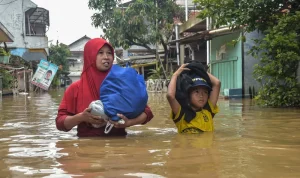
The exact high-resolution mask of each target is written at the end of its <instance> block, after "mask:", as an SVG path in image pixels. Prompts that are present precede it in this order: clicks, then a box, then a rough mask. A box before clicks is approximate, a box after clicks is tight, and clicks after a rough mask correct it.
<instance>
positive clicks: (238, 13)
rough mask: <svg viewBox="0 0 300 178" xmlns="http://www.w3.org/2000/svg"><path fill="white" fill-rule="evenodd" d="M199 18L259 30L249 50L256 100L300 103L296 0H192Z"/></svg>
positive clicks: (275, 103) (298, 5)
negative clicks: (253, 60) (254, 62)
mask: <svg viewBox="0 0 300 178" xmlns="http://www.w3.org/2000/svg"><path fill="white" fill-rule="evenodd" d="M195 2H196V3H198V5H199V8H201V9H202V12H201V13H200V15H199V17H200V18H205V17H211V18H212V19H213V26H214V27H215V28H218V27H220V26H222V25H227V26H229V27H230V28H232V29H236V28H240V27H243V30H244V32H251V31H254V30H259V31H260V32H261V33H263V34H264V35H265V37H264V38H263V39H256V43H257V46H255V47H253V48H252V49H251V51H250V53H251V54H252V55H253V56H254V57H256V58H257V59H259V61H260V64H259V65H256V66H255V69H254V78H255V79H256V80H257V81H259V82H261V84H262V88H261V89H260V90H259V92H258V95H257V97H256V99H257V100H258V101H259V103H260V104H263V105H268V106H300V99H299V98H300V86H299V83H297V78H296V73H297V68H298V64H299V61H300V58H299V56H300V51H299V50H300V48H299V47H300V37H299V35H300V25H299V20H300V19H299V11H300V2H299V1H298V0H195Z"/></svg>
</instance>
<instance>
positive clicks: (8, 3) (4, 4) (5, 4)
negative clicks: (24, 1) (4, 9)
mask: <svg viewBox="0 0 300 178" xmlns="http://www.w3.org/2000/svg"><path fill="white" fill-rule="evenodd" d="M2 1H3V0H2ZM2 1H1V2H2ZM16 1H18V0H14V1H11V2H8V3H4V4H0V6H1V5H7V4H11V3H14V2H16Z"/></svg>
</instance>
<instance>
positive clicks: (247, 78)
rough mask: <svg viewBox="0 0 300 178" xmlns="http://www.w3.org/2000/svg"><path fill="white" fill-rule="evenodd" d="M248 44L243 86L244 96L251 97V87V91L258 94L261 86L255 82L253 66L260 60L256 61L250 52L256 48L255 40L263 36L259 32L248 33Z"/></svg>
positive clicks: (245, 44) (246, 46)
mask: <svg viewBox="0 0 300 178" xmlns="http://www.w3.org/2000/svg"><path fill="white" fill-rule="evenodd" d="M245 36H246V42H244V64H243V69H244V71H243V72H244V78H243V83H244V84H243V85H244V96H245V97H247V96H249V87H251V91H252V90H253V87H254V90H255V91H256V92H257V91H258V89H259V87H260V84H259V83H258V82H257V81H256V80H254V78H253V66H254V65H255V64H258V63H259V60H257V59H255V58H254V57H253V56H251V55H250V54H248V53H249V50H250V49H251V48H252V47H253V46H255V45H256V44H255V43H254V41H253V39H259V38H263V35H262V34H260V33H258V32H257V31H253V32H251V33H246V34H245Z"/></svg>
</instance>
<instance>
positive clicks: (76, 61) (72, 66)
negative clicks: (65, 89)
mask: <svg viewBox="0 0 300 178" xmlns="http://www.w3.org/2000/svg"><path fill="white" fill-rule="evenodd" d="M90 39H91V38H90V37H88V36H86V35H85V36H83V37H81V38H79V39H78V40H76V41H74V42H73V43H71V44H70V45H69V50H70V52H71V56H70V57H68V58H67V59H68V60H69V72H70V74H69V75H68V77H69V78H70V79H71V80H72V82H76V81H77V80H79V79H80V76H81V72H82V69H83V51H84V46H85V44H86V43H87V42H88V41H89V40H90Z"/></svg>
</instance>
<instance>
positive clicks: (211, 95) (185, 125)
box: [167, 64, 221, 133]
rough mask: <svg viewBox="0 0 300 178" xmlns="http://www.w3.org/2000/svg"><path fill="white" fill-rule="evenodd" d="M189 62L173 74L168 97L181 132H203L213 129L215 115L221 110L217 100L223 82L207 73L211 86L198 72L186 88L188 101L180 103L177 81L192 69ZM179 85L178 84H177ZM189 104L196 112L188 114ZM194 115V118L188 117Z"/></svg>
mask: <svg viewBox="0 0 300 178" xmlns="http://www.w3.org/2000/svg"><path fill="white" fill-rule="evenodd" d="M187 66H188V64H183V65H181V67H180V68H179V69H178V70H177V71H176V72H175V73H174V74H173V76H172V78H171V81H170V83H169V86H168V93H167V99H168V102H169V104H170V106H171V109H172V113H171V118H172V119H173V121H174V123H175V125H176V127H177V129H178V132H179V133H201V132H203V131H213V130H214V126H213V117H214V115H215V114H216V113H218V112H219V108H218V106H217V101H218V98H219V93H220V88H221V82H220V81H219V79H217V78H216V77H215V76H213V75H211V74H210V73H207V75H208V76H207V75H206V76H207V77H209V79H210V82H211V86H210V85H209V83H210V82H209V83H208V82H207V81H206V80H205V79H204V78H205V77H200V76H199V75H197V74H192V75H190V77H191V79H192V80H191V83H190V84H189V85H188V87H187V88H186V91H184V92H186V93H185V94H186V96H187V99H186V102H187V103H179V101H178V100H177V99H176V83H178V82H177V79H178V77H179V76H180V74H181V73H182V72H183V71H186V72H187V71H190V70H191V69H189V68H188V67H187ZM177 85H178V84H177ZM183 104H184V105H185V106H188V108H190V109H191V111H192V112H194V114H192V116H191V114H187V111H188V110H187V109H186V107H183V106H182V105H183ZM188 117H192V118H188Z"/></svg>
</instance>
